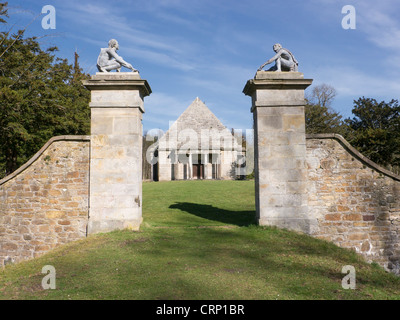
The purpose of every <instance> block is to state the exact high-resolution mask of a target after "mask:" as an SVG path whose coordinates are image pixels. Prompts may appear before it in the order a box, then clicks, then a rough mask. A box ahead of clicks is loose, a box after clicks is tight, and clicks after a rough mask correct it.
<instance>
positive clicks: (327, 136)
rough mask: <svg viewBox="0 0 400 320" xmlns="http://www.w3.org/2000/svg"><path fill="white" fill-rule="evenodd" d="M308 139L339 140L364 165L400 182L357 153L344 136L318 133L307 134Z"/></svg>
mask: <svg viewBox="0 0 400 320" xmlns="http://www.w3.org/2000/svg"><path fill="white" fill-rule="evenodd" d="M306 139H335V140H337V141H338V142H339V143H340V144H341V145H342V146H343V147H344V148H345V149H346V150H347V151H348V152H349V153H350V154H351V155H352V156H354V157H355V158H357V159H358V160H359V161H361V162H362V163H363V164H365V165H367V166H368V167H370V168H372V169H375V170H376V171H378V172H380V173H382V174H384V175H385V176H388V177H390V178H392V179H394V180H396V181H400V176H399V175H397V174H395V173H393V172H391V171H389V170H387V169H385V168H383V167H381V166H380V165H378V164H376V163H375V162H373V161H371V160H370V159H368V158H367V157H365V156H363V155H362V154H361V153H360V152H359V151H357V150H356V149H355V148H354V147H353V146H352V145H351V144H350V143H349V142H348V141H347V140H346V139H345V138H343V136H341V135H340V134H336V133H318V134H307V135H306Z"/></svg>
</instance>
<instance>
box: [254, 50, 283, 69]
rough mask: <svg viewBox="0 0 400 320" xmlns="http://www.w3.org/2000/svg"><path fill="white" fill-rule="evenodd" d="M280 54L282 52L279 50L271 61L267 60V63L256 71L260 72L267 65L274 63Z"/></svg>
mask: <svg viewBox="0 0 400 320" xmlns="http://www.w3.org/2000/svg"><path fill="white" fill-rule="evenodd" d="M281 54H282V50H279V51H278V52H277V53H276V54H275V55H274V56H273V57H272V58H271V59H269V60H268V61H267V62H265V63H264V64H263V65H261V67H260V68H258V71H260V70H262V68H264V67H265V66H266V65H267V64H270V63H272V62H274V61H275V60H276V59H278V58H279V57H280V56H281Z"/></svg>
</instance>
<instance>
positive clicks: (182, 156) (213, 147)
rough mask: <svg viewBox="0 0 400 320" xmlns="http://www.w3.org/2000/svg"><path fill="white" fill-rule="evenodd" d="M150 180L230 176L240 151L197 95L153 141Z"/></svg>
mask: <svg viewBox="0 0 400 320" xmlns="http://www.w3.org/2000/svg"><path fill="white" fill-rule="evenodd" d="M154 150H155V152H154V157H153V159H156V161H154V163H153V166H152V171H153V172H152V176H153V180H154V181H168V180H189V179H233V178H234V177H235V176H236V170H235V168H236V166H237V165H238V164H240V163H241V161H242V157H243V156H244V151H242V146H241V144H240V142H238V141H237V139H236V138H235V136H234V135H233V134H232V132H231V131H230V130H229V129H228V128H227V127H225V126H224V125H223V124H222V123H221V121H220V120H219V119H218V118H217V117H216V116H215V115H214V114H213V113H212V112H211V110H210V109H209V108H208V107H207V106H206V105H205V104H204V102H202V101H201V100H200V99H199V98H196V99H195V100H194V101H193V102H192V103H191V104H190V106H189V107H188V108H187V109H186V110H185V111H184V112H183V113H182V114H181V115H180V116H179V118H178V119H177V120H176V121H175V122H174V123H173V124H172V125H171V127H170V128H169V130H168V131H167V132H166V133H165V134H164V135H163V136H162V137H161V138H160V140H159V141H158V142H157V147H156V149H154Z"/></svg>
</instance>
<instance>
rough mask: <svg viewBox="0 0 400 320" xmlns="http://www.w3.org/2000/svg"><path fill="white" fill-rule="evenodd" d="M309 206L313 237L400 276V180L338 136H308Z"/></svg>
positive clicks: (399, 177)
mask: <svg viewBox="0 0 400 320" xmlns="http://www.w3.org/2000/svg"><path fill="white" fill-rule="evenodd" d="M307 167H308V170H307V172H308V194H309V196H308V206H309V211H310V213H312V214H313V215H314V216H315V217H316V218H317V220H318V226H319V228H318V229H319V230H318V231H317V232H315V233H314V234H313V236H316V237H318V238H321V239H325V240H328V241H332V242H334V243H335V244H337V245H338V246H340V247H344V248H351V249H354V250H356V251H357V252H358V253H360V254H362V255H363V256H364V257H365V258H366V259H367V260H369V261H375V262H378V263H379V264H380V265H382V266H383V267H384V268H386V269H387V270H388V271H391V272H393V273H396V274H399V273H400V247H399V240H400V237H399V231H400V176H397V175H395V174H393V173H392V172H389V171H387V170H385V169H384V168H382V167H380V166H378V165H376V164H375V163H373V162H372V161H370V160H369V159H367V158H365V157H364V156H363V155H361V154H360V153H359V152H358V151H357V150H355V149H354V148H353V147H352V146H350V144H349V143H348V142H347V141H346V140H344V139H343V138H342V137H341V136H339V135H335V134H324V135H309V136H308V137H307Z"/></svg>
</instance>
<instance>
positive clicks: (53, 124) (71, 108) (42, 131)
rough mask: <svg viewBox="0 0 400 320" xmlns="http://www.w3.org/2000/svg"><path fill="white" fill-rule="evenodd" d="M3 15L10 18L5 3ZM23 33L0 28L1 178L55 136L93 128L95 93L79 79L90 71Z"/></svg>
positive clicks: (0, 10) (77, 132) (53, 48)
mask: <svg viewBox="0 0 400 320" xmlns="http://www.w3.org/2000/svg"><path fill="white" fill-rule="evenodd" d="M0 17H7V8H6V3H4V4H1V5H0ZM0 21H1V20H0ZM3 21H4V19H3ZM23 36H24V30H19V31H18V32H16V33H14V34H12V33H11V32H10V31H8V32H0V170H1V171H0V177H2V176H5V175H7V174H10V173H11V172H13V171H14V170H16V169H17V168H18V167H19V166H21V165H22V164H23V163H24V162H26V161H27V160H28V159H29V158H30V157H31V156H32V155H33V154H35V153H36V152H37V151H38V150H39V149H40V148H41V147H42V146H43V144H44V143H46V141H47V140H48V139H50V138H51V137H52V136H55V135H66V134H74V135H76V134H88V133H89V131H90V110H89V106H88V102H89V96H90V93H89V92H88V90H86V89H85V88H84V87H83V85H82V83H81V81H80V80H82V79H84V78H87V77H88V75H85V74H83V73H82V70H81V69H80V68H79V66H75V68H74V66H72V65H70V64H68V61H67V60H66V59H61V58H57V57H56V56H55V52H56V51H57V48H56V47H51V48H48V49H46V50H42V49H41V47H40V44H39V42H38V39H37V38H36V37H29V38H24V37H23Z"/></svg>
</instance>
